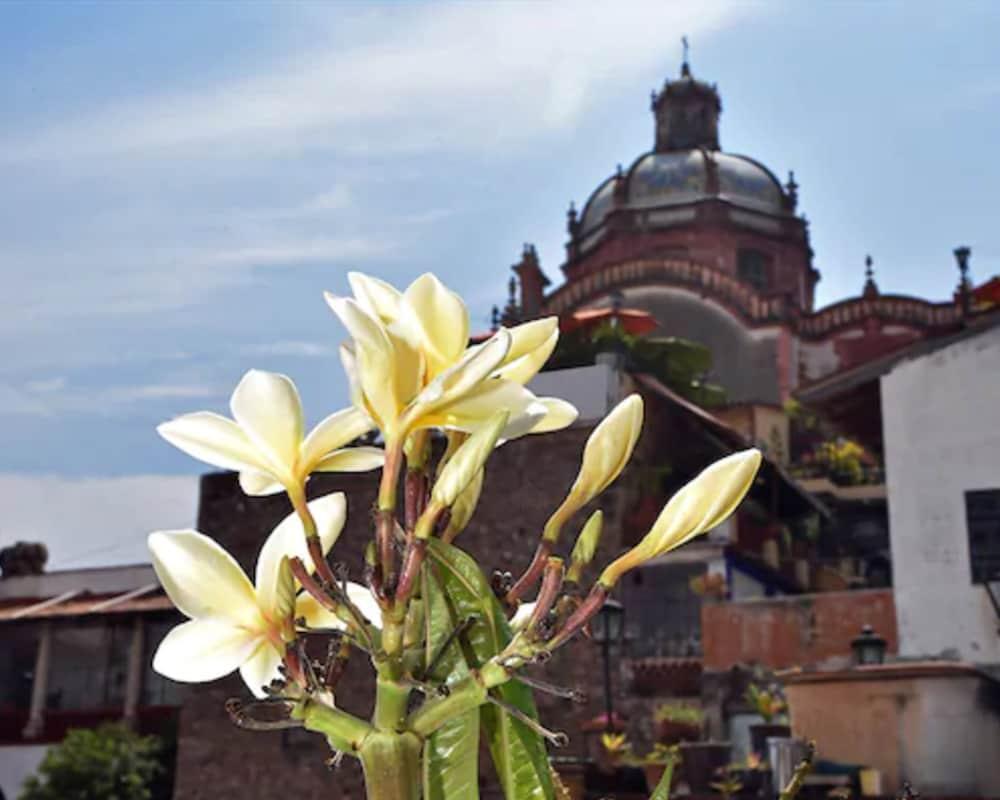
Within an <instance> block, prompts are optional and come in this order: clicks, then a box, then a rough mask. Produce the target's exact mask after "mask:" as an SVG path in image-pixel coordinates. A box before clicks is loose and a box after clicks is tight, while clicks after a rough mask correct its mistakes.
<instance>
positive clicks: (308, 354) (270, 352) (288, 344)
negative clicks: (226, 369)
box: [241, 340, 337, 358]
mask: <svg viewBox="0 0 1000 800" xmlns="http://www.w3.org/2000/svg"><path fill="white" fill-rule="evenodd" d="M241 352H243V353H244V354H245V355H249V356H289V357H291V358H330V357H335V356H336V355H337V350H336V348H334V347H329V346H327V345H322V344H319V343H318V342H300V341H294V340H289V341H282V342H271V343H268V344H258V345H251V346H250V347H245V348H243V350H242V351H241Z"/></svg>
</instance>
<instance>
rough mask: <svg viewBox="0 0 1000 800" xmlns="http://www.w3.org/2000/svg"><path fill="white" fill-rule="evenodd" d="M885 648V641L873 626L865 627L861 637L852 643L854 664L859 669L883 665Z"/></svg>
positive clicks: (857, 637)
mask: <svg viewBox="0 0 1000 800" xmlns="http://www.w3.org/2000/svg"><path fill="white" fill-rule="evenodd" d="M885 647H886V641H885V639H883V638H882V637H881V636H879V635H878V634H877V633H875V630H874V629H873V628H872V626H871V625H865V626H864V627H863V628H862V629H861V635H860V636H856V637H855V638H854V639H853V640H852V641H851V650H853V651H854V663H855V664H857V665H858V666H859V667H863V666H868V665H870V664H882V663H883V662H885Z"/></svg>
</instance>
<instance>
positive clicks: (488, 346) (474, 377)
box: [409, 328, 510, 417]
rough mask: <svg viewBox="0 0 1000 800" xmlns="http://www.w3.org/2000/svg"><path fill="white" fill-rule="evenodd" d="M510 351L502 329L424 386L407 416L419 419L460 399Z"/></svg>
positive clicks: (482, 380)
mask: <svg viewBox="0 0 1000 800" xmlns="http://www.w3.org/2000/svg"><path fill="white" fill-rule="evenodd" d="M509 348H510V334H509V333H508V332H507V331H506V330H504V329H503V328H501V329H500V330H498V331H497V332H496V333H495V334H493V336H492V337H490V339H489V340H488V341H486V342H484V343H483V345H482V347H480V348H478V349H471V348H470V349H469V351H468V352H467V353H465V355H463V356H462V359H461V360H460V361H459V362H458V363H457V364H455V365H454V366H452V367H449V368H448V369H446V370H445V371H444V372H442V373H441V374H440V375H438V376H437V377H436V378H434V380H432V381H431V382H430V383H429V384H427V386H426V387H425V388H424V390H423V391H422V392H420V394H419V395H417V397H416V399H415V400H414V401H413V406H412V409H411V411H410V412H409V413H411V414H412V415H413V416H414V417H419V416H421V415H423V414H426V413H428V412H430V411H433V410H436V409H440V408H442V407H443V406H445V405H447V404H450V403H454V402H455V401H457V400H459V399H461V398H463V397H464V396H465V395H467V394H468V393H469V392H471V391H473V390H474V389H476V388H477V387H479V386H480V385H481V384H483V383H484V382H485V381H486V380H487V379H488V378H489V375H490V373H492V372H493V371H494V370H495V369H496V368H497V366H498V365H499V364H500V362H501V361H503V358H504V355H505V354H506V353H507V350H508V349H509ZM494 410H496V409H494Z"/></svg>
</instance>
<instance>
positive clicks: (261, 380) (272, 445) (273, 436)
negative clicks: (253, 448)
mask: <svg viewBox="0 0 1000 800" xmlns="http://www.w3.org/2000/svg"><path fill="white" fill-rule="evenodd" d="M229 405H230V408H232V411H233V417H234V418H235V419H236V421H237V422H238V423H239V424H240V427H241V428H242V429H243V430H244V431H245V432H246V434H247V436H249V437H250V438H251V439H252V440H253V442H254V443H255V444H256V445H257V447H258V448H260V449H261V450H262V451H263V452H264V453H265V454H266V455H267V456H268V457H269V459H270V460H271V462H272V464H273V465H274V467H275V468H276V469H278V470H280V471H281V472H283V473H290V472H291V470H292V466H293V465H294V464H295V460H296V458H297V457H298V454H299V446H300V445H301V444H302V427H303V424H302V402H301V401H300V400H299V393H298V391H297V390H296V388H295V384H294V383H292V381H291V379H289V378H288V377H287V376H285V375H280V374H278V373H276V372H264V371H263V370H259V369H252V370H250V371H249V372H247V374H246V375H244V376H243V379H242V380H241V381H240V382H239V384H238V385H237V387H236V389H235V390H234V391H233V396H232V398H231V399H230V401H229ZM276 477H282V475H281V474H279V475H277V476H276Z"/></svg>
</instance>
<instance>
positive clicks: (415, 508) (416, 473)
mask: <svg viewBox="0 0 1000 800" xmlns="http://www.w3.org/2000/svg"><path fill="white" fill-rule="evenodd" d="M426 492H427V476H426V475H425V474H424V471H423V470H420V469H411V470H407V471H406V481H405V484H404V490H403V504H404V511H403V514H404V516H403V521H404V524H405V526H406V532H407V533H408V534H409V533H413V528H414V526H416V524H417V518H418V517H419V516H420V513H421V511H423V508H422V506H423V504H424V495H425V494H426Z"/></svg>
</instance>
